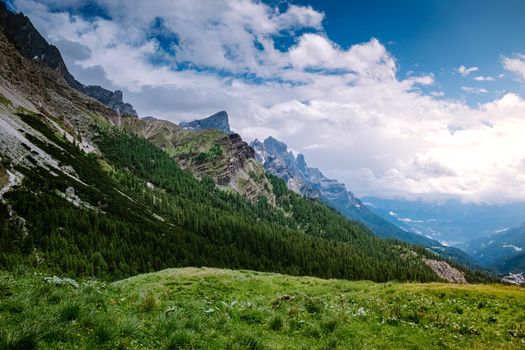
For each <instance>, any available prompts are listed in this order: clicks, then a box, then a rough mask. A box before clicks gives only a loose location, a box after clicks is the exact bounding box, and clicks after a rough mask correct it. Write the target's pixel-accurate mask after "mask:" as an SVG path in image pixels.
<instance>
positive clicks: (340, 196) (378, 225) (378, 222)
mask: <svg viewBox="0 0 525 350" xmlns="http://www.w3.org/2000/svg"><path fill="white" fill-rule="evenodd" d="M251 146H252V147H253V148H254V150H255V154H256V158H257V159H258V160H259V161H260V162H261V163H262V164H263V165H264V168H265V169H266V171H267V172H269V173H271V174H273V175H275V176H277V177H279V178H281V179H283V180H284V181H285V182H286V183H287V185H288V188H289V189H290V190H292V191H294V192H296V193H298V194H301V195H303V196H306V197H309V198H316V199H319V200H321V201H323V202H325V203H326V204H328V205H330V206H331V207H333V208H334V209H336V210H337V211H339V212H340V213H341V214H343V215H344V216H346V217H347V218H349V219H351V220H355V221H359V222H361V223H363V224H364V225H365V226H366V227H367V228H368V229H370V231H372V232H374V233H375V234H376V235H377V236H380V237H385V238H393V239H399V240H402V241H405V242H408V243H412V244H418V245H422V246H425V247H428V248H430V249H431V250H432V251H433V252H435V253H436V254H438V255H440V256H445V257H447V258H451V259H454V260H456V261H460V262H461V263H466V264H472V260H471V258H470V257H469V256H468V255H466V254H465V253H463V252H461V251H460V250H459V249H456V248H452V247H444V246H443V245H442V244H441V243H439V242H438V241H435V240H433V239H429V238H427V237H425V236H421V235H418V234H416V233H413V232H408V231H405V230H403V229H401V228H399V227H397V226H396V225H394V224H392V223H390V222H388V221H387V220H385V219H383V218H382V217H380V216H379V215H377V214H376V213H374V212H373V211H372V210H370V209H369V208H368V207H367V206H366V205H365V204H364V203H363V202H361V200H359V198H357V197H356V196H355V195H354V194H353V193H352V192H350V191H348V190H347V188H346V186H345V185H344V184H342V183H340V182H338V181H337V180H334V179H329V178H327V177H326V176H324V174H323V173H322V172H321V171H320V170H319V169H317V168H310V167H309V166H308V165H307V163H306V160H305V158H304V155H302V154H299V155H297V156H295V155H294V154H293V153H292V152H291V151H288V147H287V145H286V144H285V143H283V142H281V141H278V140H276V139H275V138H273V137H268V138H267V139H266V140H264V142H261V141H260V140H255V141H253V142H252V143H251Z"/></svg>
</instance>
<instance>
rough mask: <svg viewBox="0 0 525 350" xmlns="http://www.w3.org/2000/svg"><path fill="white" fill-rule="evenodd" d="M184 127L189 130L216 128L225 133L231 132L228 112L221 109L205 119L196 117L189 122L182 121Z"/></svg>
mask: <svg viewBox="0 0 525 350" xmlns="http://www.w3.org/2000/svg"><path fill="white" fill-rule="evenodd" d="M179 125H180V126H181V127H182V128H184V129H188V130H203V129H215V130H219V131H221V132H223V133H225V134H227V135H228V134H231V133H232V131H231V130H230V124H229V122H228V113H226V112H225V111H220V112H218V113H215V114H214V115H211V116H209V117H207V118H204V119H196V120H193V121H191V122H188V123H185V122H183V123H180V124H179Z"/></svg>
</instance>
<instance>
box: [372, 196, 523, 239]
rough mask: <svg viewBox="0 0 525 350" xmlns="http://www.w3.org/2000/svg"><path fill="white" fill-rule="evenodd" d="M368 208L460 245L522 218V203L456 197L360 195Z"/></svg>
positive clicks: (412, 228)
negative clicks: (430, 199)
mask: <svg viewBox="0 0 525 350" xmlns="http://www.w3.org/2000/svg"><path fill="white" fill-rule="evenodd" d="M363 201H364V202H365V203H369V204H370V206H371V208H372V209H373V210H375V211H376V212H377V213H378V214H379V215H381V216H382V217H383V218H385V219H387V220H391V221H392V222H394V223H395V224H396V225H402V226H401V227H403V228H407V229H410V230H413V231H415V232H420V233H421V234H424V235H427V236H429V237H432V238H433V239H436V240H439V241H440V242H448V243H449V244H451V245H454V246H457V247H458V248H462V247H463V246H462V244H463V243H466V242H470V241H473V240H476V239H478V238H482V237H486V236H490V235H492V234H494V233H497V232H501V231H503V230H505V229H508V228H511V227H515V226H518V225H519V224H520V223H521V222H520V220H521V219H520V218H524V217H525V203H507V204H477V203H463V202H461V201H459V200H447V201H444V202H438V203H434V202H426V201H423V200H406V199H398V198H396V199H384V198H374V197H367V198H363Z"/></svg>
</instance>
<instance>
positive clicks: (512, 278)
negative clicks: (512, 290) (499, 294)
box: [501, 273, 525, 286]
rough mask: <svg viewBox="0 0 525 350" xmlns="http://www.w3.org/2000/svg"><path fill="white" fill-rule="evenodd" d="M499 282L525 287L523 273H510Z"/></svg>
mask: <svg viewBox="0 0 525 350" xmlns="http://www.w3.org/2000/svg"><path fill="white" fill-rule="evenodd" d="M501 282H503V283H509V284H516V285H520V286H525V277H523V273H510V274H508V275H507V276H505V277H503V278H502V279H501Z"/></svg>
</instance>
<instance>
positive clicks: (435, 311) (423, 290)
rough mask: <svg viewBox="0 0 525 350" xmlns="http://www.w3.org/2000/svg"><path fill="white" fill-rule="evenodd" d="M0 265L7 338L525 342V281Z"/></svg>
mask: <svg viewBox="0 0 525 350" xmlns="http://www.w3.org/2000/svg"><path fill="white" fill-rule="evenodd" d="M44 277H47V276H45V275H42V274H39V273H28V272H19V273H1V274H0V332H1V333H0V348H2V349H523V348H525V329H524V324H525V289H523V288H520V287H513V286H503V285H451V284H442V283H425V284H410V283H399V284H398V283H373V282H368V281H359V282H355V281H344V280H323V279H318V278H312V277H291V276H286V275H280V274H273V273H260V272H254V271H233V270H220V269H209V268H181V269H168V270H164V271H160V272H157V273H150V274H144V275H139V276H135V277H132V278H128V279H125V280H122V281H117V282H114V283H111V284H108V283H105V282H102V281H97V280H79V281H77V282H78V286H73V285H72V284H69V283H65V284H57V283H54V282H48V281H46V280H45V279H44Z"/></svg>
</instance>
